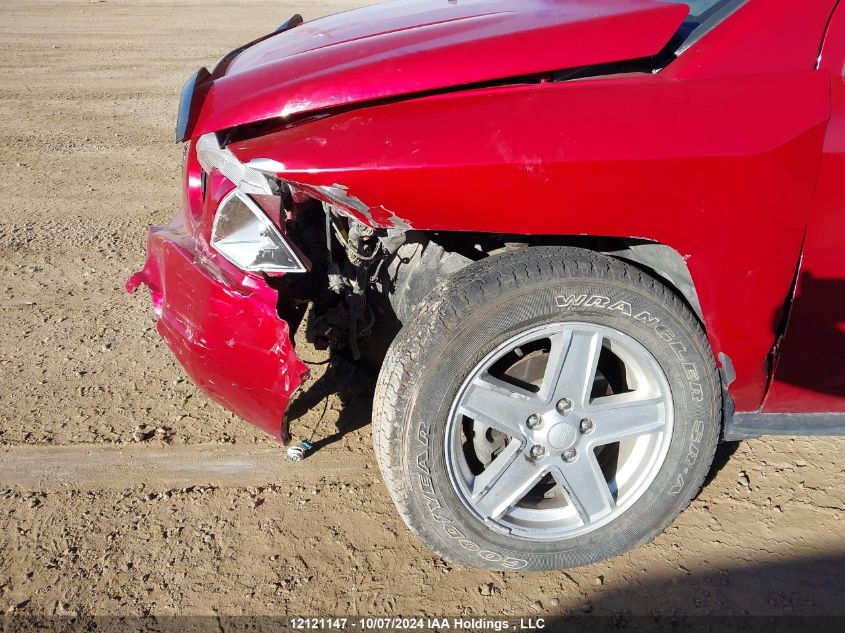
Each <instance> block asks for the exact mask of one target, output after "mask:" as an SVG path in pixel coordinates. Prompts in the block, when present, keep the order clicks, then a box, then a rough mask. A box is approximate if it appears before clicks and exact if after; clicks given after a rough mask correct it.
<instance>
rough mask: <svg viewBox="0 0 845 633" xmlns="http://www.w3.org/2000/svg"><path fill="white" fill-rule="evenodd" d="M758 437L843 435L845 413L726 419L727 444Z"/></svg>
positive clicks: (739, 415) (753, 415)
mask: <svg viewBox="0 0 845 633" xmlns="http://www.w3.org/2000/svg"><path fill="white" fill-rule="evenodd" d="M761 435H792V436H824V435H829V436H839V435H845V413H760V412H755V413H737V414H735V415H734V416H732V417H731V418H729V419H727V420H725V430H724V439H725V441H726V442H736V441H738V440H750V439H753V438H755V437H760V436H761Z"/></svg>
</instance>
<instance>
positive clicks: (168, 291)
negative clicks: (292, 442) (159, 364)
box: [126, 220, 308, 443]
mask: <svg viewBox="0 0 845 633" xmlns="http://www.w3.org/2000/svg"><path fill="white" fill-rule="evenodd" d="M206 253H207V251H206V249H205V248H204V245H202V244H198V243H197V242H196V241H195V239H194V238H193V237H191V236H190V235H188V234H187V232H185V230H184V229H183V227H182V226H180V224H179V221H178V220H177V222H176V223H174V225H172V226H169V227H152V228H150V230H149V234H148V236H147V261H146V264H145V265H144V268H143V269H142V270H141V271H139V272H137V273H135V274H134V275H132V276H131V277H130V278H129V280H128V281H127V282H126V290H127V292H130V293H131V292H134V291H135V290H136V289H137V287H138V286H139V285H140V284H142V283H143V284H146V285H147V287H148V288H149V289H150V293H151V295H152V301H153V308H154V310H155V313H156V317H157V322H156V329H157V330H158V332H159V334H160V335H161V336H162V338H163V339H164V340H165V341H166V342H167V345H168V346H169V347H170V349H171V350H172V351H173V353H174V354H175V355H176V358H177V359H178V360H179V362H180V363H181V364H182V366H183V367H184V368H185V370H186V371H187V373H188V374H189V375H190V377H191V379H192V380H193V381H194V382H195V383H196V384H197V386H198V387H200V389H202V390H203V391H204V392H206V393H207V394H208V395H209V396H211V397H212V398H213V399H214V400H216V401H217V402H218V403H220V404H221V405H223V406H224V407H226V408H228V409H230V410H231V411H233V412H234V413H236V414H237V415H239V416H240V417H242V418H244V419H245V420H247V421H248V422H251V423H252V424H254V425H256V426H257V427H259V428H260V429H262V430H264V431H266V432H267V433H269V434H270V435H272V436H273V437H275V438H276V439H277V440H280V441H282V442H285V443H287V441H288V440H289V439H290V437H289V435H288V432H287V425H286V424H285V423H284V414H285V410H286V409H287V405H288V402H289V401H290V399H291V398H292V397H293V395H294V393H295V392H296V390H297V389H298V388H299V386H300V384H301V382H302V380H303V378H304V377H305V375H306V374H307V372H308V369H307V367H306V365H305V364H304V363H303V362H302V360H300V359H299V358H298V357H297V355H296V353H295V351H294V348H293V345H292V343H291V340H290V331H289V328H288V324H287V323H286V322H285V321H283V320H282V319H280V318H279V316H278V315H277V313H276V291H275V290H273V289H272V288H270V287H269V286H267V284H266V283H265V282H264V280H263V279H262V278H260V277H256V276H253V275H246V274H244V273H242V272H240V271H237V270H236V269H232V267H228V268H227V267H226V266H225V265H224V264H223V263H219V262H215V261H214V258H213V257H209V256H208V255H207V254H206Z"/></svg>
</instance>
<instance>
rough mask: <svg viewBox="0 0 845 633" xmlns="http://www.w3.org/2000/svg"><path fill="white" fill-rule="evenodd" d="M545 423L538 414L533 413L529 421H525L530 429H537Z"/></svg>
mask: <svg viewBox="0 0 845 633" xmlns="http://www.w3.org/2000/svg"><path fill="white" fill-rule="evenodd" d="M542 423H543V418H541V417H540V416H539V415H537V414H536V413H532V414H531V415H529V416H528V419H527V420H526V421H525V424H526V425H527V426H528V428H529V429H536V428H538V427H539V426H540V425H541V424H542Z"/></svg>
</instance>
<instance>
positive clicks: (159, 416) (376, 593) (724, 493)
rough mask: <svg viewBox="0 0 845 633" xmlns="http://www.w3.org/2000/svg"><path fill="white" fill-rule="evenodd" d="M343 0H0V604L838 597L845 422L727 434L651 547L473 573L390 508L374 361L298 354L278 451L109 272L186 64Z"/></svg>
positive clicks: (219, 607)
mask: <svg viewBox="0 0 845 633" xmlns="http://www.w3.org/2000/svg"><path fill="white" fill-rule="evenodd" d="M356 4H363V3H356V2H344V1H342V0H335V1H324V2H317V1H314V2H307V1H303V2H286V1H283V0H280V1H273V2H199V1H197V2H187V1H184V2H150V1H141V2H135V1H134V0H133V1H129V0H126V1H114V0H109V1H108V2H91V1H89V0H84V1H69V2H43V1H40V0H27V1H22V0H3V1H2V2H0V68H2V73H0V147H3V149H4V151H3V152H2V154H0V192H2V193H0V319H2V328H0V376H2V380H0V402H2V407H0V612H6V613H12V614H15V613H17V614H30V615H51V614H95V615H139V614H155V615H166V614H196V615H209V614H217V615H241V614H291V613H299V614H378V615H385V614H414V615H422V614H440V615H442V614H450V615H458V614H464V615H480V614H487V615H514V616H522V615H528V616H531V615H540V614H543V615H546V616H548V615H553V614H570V613H584V612H591V613H595V614H612V615H616V616H618V617H620V618H624V617H627V616H630V615H634V614H641V615H649V614H651V615H656V614H661V615H684V614H689V615H705V614H741V613H751V614H764V615H781V614H845V603H843V601H842V600H841V597H842V588H843V587H845V565H843V563H845V543H843V538H842V533H843V519H845V470H843V466H842V458H841V455H842V452H843V449H845V441H843V440H839V439H795V440H793V439H788V438H787V439H784V438H778V439H772V438H767V439H762V440H755V441H750V442H746V443H743V444H741V445H739V446H725V447H723V448H722V450H721V451H720V453H719V456H718V457H719V459H718V463H717V465H716V467H715V468H714V474H713V477H712V480H711V481H710V482H709V483H708V484H707V486H706V487H705V489H704V490H703V492H702V493H701V495H700V496H699V497H698V498H697V499H696V500H695V501H694V502H693V504H692V506H691V507H690V508H689V509H688V510H687V511H686V512H685V513H684V514H683V515H682V516H681V517H680V518H679V519H678V520H677V521H676V522H675V524H674V525H673V526H672V527H671V528H670V529H669V530H668V531H667V532H666V533H665V534H664V535H662V536H660V537H659V538H658V539H657V540H656V541H655V542H654V543H653V544H651V545H649V546H646V547H643V548H640V549H639V550H637V551H635V552H632V553H629V554H627V555H625V556H622V557H620V558H617V559H615V560H612V561H609V562H605V563H601V564H597V565H593V566H590V567H585V568H581V569H577V570H572V571H569V572H566V573H562V572H561V573H543V574H523V573H509V574H501V573H489V572H482V571H474V570H463V569H458V568H453V567H452V566H450V565H449V564H447V563H444V562H443V561H441V560H439V559H438V558H436V557H434V556H433V555H432V554H431V553H430V552H429V551H428V550H426V549H425V548H424V547H422V546H421V545H420V544H419V543H418V542H417V541H416V540H415V539H414V538H413V536H412V535H411V534H410V533H409V532H408V531H407V530H406V529H405V527H404V525H403V524H402V523H401V521H400V520H399V518H398V516H397V515H396V513H395V512H394V509H393V506H392V504H391V503H390V500H389V498H388V496H387V493H386V492H385V490H384V488H383V486H382V484H381V482H380V479H379V475H378V471H377V468H376V466H375V462H374V460H373V457H372V455H371V446H370V438H369V426H368V425H369V416H370V402H369V398H368V394H369V391H370V389H371V387H372V379H371V377H369V376H366V375H361V374H360V373H357V372H353V371H352V369H351V368H350V367H348V366H341V367H340V368H339V369H338V370H337V372H336V374H337V375H336V376H335V377H334V380H332V381H330V384H331V385H332V386H333V387H334V388H335V389H337V390H340V391H341V392H342V394H341V395H338V394H332V395H331V396H330V397H329V398H328V400H324V399H323V398H322V396H323V395H324V389H325V384H326V383H325V382H324V381H321V380H320V378H321V372H322V369H323V367H324V366H315V367H314V376H313V378H312V380H311V382H310V383H309V385H310V387H311V391H310V392H309V393H308V394H307V395H306V398H305V400H303V401H302V402H301V403H299V404H298V406H297V412H296V413H297V419H296V420H295V422H294V431H295V432H297V433H299V434H305V435H308V434H310V433H311V432H312V429H314V428H315V427H316V429H317V430H316V437H317V438H319V439H320V441H319V443H318V446H319V450H318V451H317V453H316V454H315V456H314V457H313V458H312V459H310V460H308V461H306V462H304V463H302V464H300V465H297V466H293V465H290V464H286V463H285V462H283V461H282V454H283V453H282V450H281V449H279V448H278V447H277V446H276V445H275V444H274V443H273V441H272V440H270V439H269V438H267V437H264V436H263V435H262V434H261V433H259V432H258V431H256V430H254V429H252V428H251V427H250V426H249V425H247V424H245V423H243V422H241V421H239V420H238V419H236V418H235V417H234V416H232V415H231V414H229V413H227V412H226V411H224V410H223V409H221V408H220V407H219V406H217V405H215V404H213V403H211V402H210V401H209V400H208V399H206V398H205V397H204V396H203V395H202V394H201V393H200V392H198V391H197V390H196V389H195V388H194V387H193V386H192V385H191V383H190V382H189V381H188V380H187V379H186V378H185V376H184V374H183V373H182V371H181V370H180V368H179V367H178V366H177V365H176V363H175V361H174V360H173V359H172V357H171V356H170V354H169V353H168V352H167V350H166V348H165V346H164V345H163V344H162V343H161V342H160V341H159V339H158V337H157V335H156V334H155V331H154V329H153V320H152V313H151V310H150V307H149V302H148V301H147V300H146V298H145V297H144V296H142V294H139V295H138V296H133V297H128V296H126V295H125V294H124V293H123V291H122V284H123V281H124V280H125V279H126V277H127V276H128V275H129V274H130V273H131V272H133V271H134V270H135V269H137V268H138V267H139V266H140V265H141V263H142V261H143V256H144V253H143V243H144V230H145V227H146V226H147V225H148V224H160V223H166V222H167V221H169V219H170V217H171V216H172V215H173V214H174V213H175V211H176V209H177V206H178V204H179V201H180V195H181V194H180V191H179V159H180V151H181V150H180V148H179V147H178V146H176V145H174V144H173V143H172V128H173V123H174V118H175V109H176V101H177V98H178V93H179V90H180V88H181V85H182V83H183V81H184V80H185V78H186V77H187V76H188V75H189V74H190V73H191V72H193V71H194V70H195V69H196V68H197V67H198V66H200V65H203V64H211V63H213V61H214V60H215V59H216V58H218V57H220V56H221V55H222V54H223V53H225V52H226V51H228V50H229V49H231V48H234V47H235V46H236V45H237V44H239V43H242V42H244V41H247V40H250V39H252V38H254V37H256V36H257V35H259V34H261V33H264V32H266V31H267V30H268V29H270V28H271V27H274V26H275V25H276V24H277V23H279V22H281V21H282V20H284V19H286V18H287V17H288V16H289V15H290V14H292V13H295V12H300V13H302V14H303V15H305V16H306V17H316V16H318V15H321V14H324V13H328V12H332V11H336V10H340V9H344V8H349V7H351V6H355V5H356ZM303 354H304V355H305V356H306V357H307V358H308V359H309V360H312V361H319V360H321V359H322V358H323V357H322V356H321V355H320V353H318V352H316V351H314V350H310V349H305V350H304V352H303ZM349 393H352V394H353V395H347V394H349ZM309 406H310V407H311V408H310V409H309V408H308V407H309ZM728 458H730V459H728Z"/></svg>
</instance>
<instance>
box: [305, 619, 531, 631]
mask: <svg viewBox="0 0 845 633" xmlns="http://www.w3.org/2000/svg"><path fill="white" fill-rule="evenodd" d="M289 624H290V627H291V628H292V629H294V630H298V631H317V630H319V631H330V630H340V631H343V630H349V629H358V630H361V631H385V630H406V631H431V630H437V631H444V630H456V631H532V630H533V631H537V630H541V629H545V628H546V623H545V620H544V619H543V618H518V619H513V620H511V619H504V618H502V619H495V618H461V617H457V618H428V617H424V618H403V617H384V618H380V617H358V618H326V617H323V618H306V617H295V618H290V619H289Z"/></svg>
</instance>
